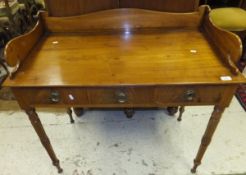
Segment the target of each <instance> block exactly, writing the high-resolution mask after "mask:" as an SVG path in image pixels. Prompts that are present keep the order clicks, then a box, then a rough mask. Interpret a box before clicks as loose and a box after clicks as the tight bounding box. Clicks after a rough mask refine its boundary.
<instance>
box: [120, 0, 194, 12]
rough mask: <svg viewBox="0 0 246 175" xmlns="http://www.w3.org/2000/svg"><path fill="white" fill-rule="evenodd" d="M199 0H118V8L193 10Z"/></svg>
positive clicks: (171, 10)
mask: <svg viewBox="0 0 246 175" xmlns="http://www.w3.org/2000/svg"><path fill="white" fill-rule="evenodd" d="M198 4H199V0H178V1H177V0H120V8H141V9H149V10H158V11H167V12H193V11H196V10H197V8H198Z"/></svg>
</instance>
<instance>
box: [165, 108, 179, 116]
mask: <svg viewBox="0 0 246 175" xmlns="http://www.w3.org/2000/svg"><path fill="white" fill-rule="evenodd" d="M167 112H168V115H170V116H174V115H175V114H176V113H177V112H178V107H167Z"/></svg>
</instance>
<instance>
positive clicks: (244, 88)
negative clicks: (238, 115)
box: [236, 84, 246, 111]
mask: <svg viewBox="0 0 246 175" xmlns="http://www.w3.org/2000/svg"><path fill="white" fill-rule="evenodd" d="M236 97H237V99H238V101H239V102H240V104H241V105H242V107H243V108H244V110H245V111H246V84H243V85H241V86H240V87H239V88H238V90H237V93H236Z"/></svg>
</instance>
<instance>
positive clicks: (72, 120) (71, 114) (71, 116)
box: [67, 108, 74, 123]
mask: <svg viewBox="0 0 246 175" xmlns="http://www.w3.org/2000/svg"><path fill="white" fill-rule="evenodd" d="M67 114H68V116H69V118H70V122H71V123H74V119H73V111H72V109H71V108H67Z"/></svg>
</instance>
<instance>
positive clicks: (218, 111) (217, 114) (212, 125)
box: [191, 106, 225, 173]
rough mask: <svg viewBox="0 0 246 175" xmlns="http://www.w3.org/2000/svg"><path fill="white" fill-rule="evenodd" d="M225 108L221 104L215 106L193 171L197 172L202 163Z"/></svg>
mask: <svg viewBox="0 0 246 175" xmlns="http://www.w3.org/2000/svg"><path fill="white" fill-rule="evenodd" d="M224 110H225V108H224V107H221V106H215V107H214V111H213V113H212V115H211V117H210V119H209V122H208V126H207V129H206V131H205V133H204V135H203V138H202V142H201V145H200V148H199V150H198V153H197V156H196V158H195V160H194V166H193V168H192V169H191V172H192V173H195V172H196V169H197V167H198V166H199V165H200V164H201V160H202V158H203V156H204V154H205V152H206V150H207V148H208V145H209V144H210V142H211V139H212V137H213V135H214V132H215V130H216V128H217V126H218V124H219V121H220V119H221V116H222V114H223V112H224Z"/></svg>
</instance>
